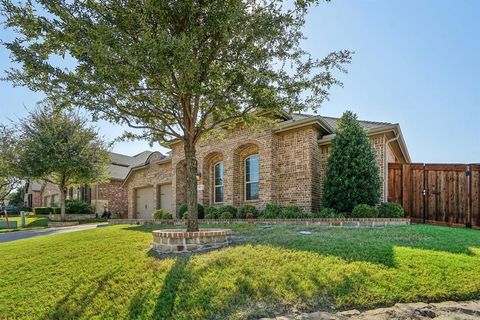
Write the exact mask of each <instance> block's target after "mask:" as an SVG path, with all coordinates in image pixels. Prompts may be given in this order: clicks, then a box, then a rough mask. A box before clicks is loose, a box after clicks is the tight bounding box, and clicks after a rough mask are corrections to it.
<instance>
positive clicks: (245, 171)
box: [243, 153, 260, 202]
mask: <svg viewBox="0 0 480 320" xmlns="http://www.w3.org/2000/svg"><path fill="white" fill-rule="evenodd" d="M254 156H257V158H258V180H256V181H248V182H247V161H248V159H250V158H252V157H254ZM252 183H257V184H258V198H257V199H247V184H252ZM259 200H260V155H259V154H258V153H254V154H251V155H249V156H248V157H246V158H245V160H244V161H243V201H252V202H253V201H259Z"/></svg>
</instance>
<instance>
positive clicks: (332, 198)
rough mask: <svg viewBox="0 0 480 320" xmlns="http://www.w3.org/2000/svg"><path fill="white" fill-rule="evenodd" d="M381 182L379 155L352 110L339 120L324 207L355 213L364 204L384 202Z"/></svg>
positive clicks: (327, 178)
mask: <svg viewBox="0 0 480 320" xmlns="http://www.w3.org/2000/svg"><path fill="white" fill-rule="evenodd" d="M380 187H381V180H380V174H379V169H378V165H377V162H376V153H375V150H374V149H373V147H372V145H371V144H370V141H369V140H368V137H367V134H366V132H365V130H364V129H363V127H362V126H361V125H360V123H359V122H358V121H357V116H356V115H355V114H354V113H352V112H351V111H347V112H345V113H344V114H343V116H342V118H341V119H340V120H339V121H338V125H337V129H336V135H335V138H334V139H333V144H332V152H331V154H330V156H329V157H328V161H327V166H326V172H325V180H324V184H323V199H322V201H323V204H324V205H325V207H328V208H333V209H335V210H337V211H338V212H351V211H352V209H353V208H354V207H355V206H356V205H357V204H360V203H364V204H368V205H371V206H374V205H377V204H378V203H379V201H380Z"/></svg>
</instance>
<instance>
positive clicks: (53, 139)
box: [16, 104, 110, 220]
mask: <svg viewBox="0 0 480 320" xmlns="http://www.w3.org/2000/svg"><path fill="white" fill-rule="evenodd" d="M18 149H19V150H18V155H17V158H16V166H17V167H18V168H19V171H20V174H21V176H22V177H25V178H29V179H37V180H44V181H48V182H51V183H53V184H55V185H57V186H58V187H59V190H60V207H61V217H62V220H64V219H65V199H66V196H67V190H68V188H69V187H74V186H79V185H83V184H92V183H98V182H103V181H104V180H105V179H106V176H107V168H108V165H109V163H110V156H109V153H108V152H107V151H106V146H105V143H104V142H103V141H102V140H101V139H100V138H99V136H98V133H97V131H96V130H95V128H93V127H91V126H89V124H88V120H87V119H86V118H85V117H82V116H81V115H79V114H78V113H77V112H73V111H66V110H65V111H59V110H56V108H55V107H53V106H52V105H51V104H43V105H42V106H41V107H38V108H36V109H35V110H34V111H31V112H30V113H29V115H28V116H27V117H26V118H24V119H22V121H21V123H20V133H19V148H18Z"/></svg>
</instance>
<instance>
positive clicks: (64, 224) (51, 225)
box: [48, 221, 80, 228]
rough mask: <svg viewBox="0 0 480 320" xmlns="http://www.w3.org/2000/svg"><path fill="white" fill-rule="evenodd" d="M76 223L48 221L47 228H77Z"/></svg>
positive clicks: (77, 223)
mask: <svg viewBox="0 0 480 320" xmlns="http://www.w3.org/2000/svg"><path fill="white" fill-rule="evenodd" d="M79 224H80V222H78V221H48V227H49V228H56V227H72V226H78V225H79Z"/></svg>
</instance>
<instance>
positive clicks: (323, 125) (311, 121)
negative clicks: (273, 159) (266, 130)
mask: <svg viewBox="0 0 480 320" xmlns="http://www.w3.org/2000/svg"><path fill="white" fill-rule="evenodd" d="M308 125H317V126H318V127H319V128H320V129H322V130H323V131H324V133H332V132H334V131H335V130H334V129H333V128H332V126H330V125H329V124H328V122H327V121H325V119H323V118H322V117H321V116H312V117H308V118H305V119H302V120H296V121H292V122H290V123H279V124H278V125H277V127H276V128H275V129H273V131H274V132H283V131H287V130H292V129H296V128H301V127H304V126H308Z"/></svg>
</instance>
